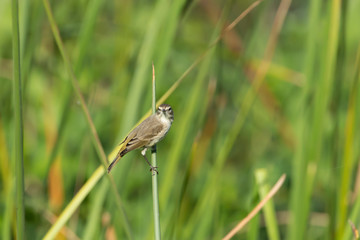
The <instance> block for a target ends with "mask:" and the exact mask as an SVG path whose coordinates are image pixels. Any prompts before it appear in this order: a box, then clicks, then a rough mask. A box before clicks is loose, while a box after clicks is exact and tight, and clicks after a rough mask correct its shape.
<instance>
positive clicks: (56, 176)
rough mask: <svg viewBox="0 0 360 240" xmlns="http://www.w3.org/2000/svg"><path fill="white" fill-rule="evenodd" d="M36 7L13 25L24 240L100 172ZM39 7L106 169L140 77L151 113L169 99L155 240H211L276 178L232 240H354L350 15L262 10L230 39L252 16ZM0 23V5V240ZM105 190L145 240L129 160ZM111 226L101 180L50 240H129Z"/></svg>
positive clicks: (198, 6) (152, 7)
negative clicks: (158, 238)
mask: <svg viewBox="0 0 360 240" xmlns="http://www.w3.org/2000/svg"><path fill="white" fill-rule="evenodd" d="M46 2H47V1H46V0H45V1H40V0H32V1H29V0H24V1H20V9H19V10H20V11H19V19H20V47H21V48H20V49H21V52H20V54H21V74H22V83H23V84H22V90H23V122H24V140H23V142H24V179H25V192H24V194H25V236H26V237H27V238H28V239H41V238H43V237H44V236H45V235H46V233H47V232H48V231H49V229H50V228H51V227H53V226H54V224H55V222H56V220H57V217H58V216H59V215H60V214H61V213H62V211H63V210H64V209H65V208H66V207H68V206H70V205H71V204H70V201H71V200H72V199H73V198H74V196H75V195H76V194H77V193H78V191H79V189H80V188H81V187H82V186H83V185H84V184H85V183H86V182H87V181H89V179H91V176H93V174H94V173H95V171H96V169H97V168H98V167H99V166H101V154H99V151H98V149H99V145H96V143H95V142H94V140H93V134H92V132H91V130H90V128H89V126H88V120H89V119H87V118H86V117H85V115H84V111H83V109H82V107H81V104H80V101H79V98H78V96H77V95H76V93H75V91H74V88H73V85H72V81H71V75H70V74H69V70H68V68H67V66H66V64H65V63H64V59H63V57H62V55H61V52H60V51H59V47H58V43H57V42H56V41H55V39H54V35H53V32H52V26H51V24H50V22H49V19H48V15H47V14H46V12H45V8H44V3H46ZM50 4H51V11H52V13H53V15H54V19H55V23H56V25H57V26H58V29H59V33H60V36H61V38H62V41H63V43H64V49H65V52H66V54H67V55H68V56H69V62H70V66H71V68H72V69H73V72H74V76H75V77H76V81H77V82H78V84H79V87H80V90H81V93H82V95H83V97H84V99H85V103H86V105H87V107H88V109H89V113H90V116H91V119H92V121H93V122H94V125H95V128H96V131H97V134H98V136H99V139H100V142H101V146H102V148H103V149H104V152H105V153H106V154H107V155H108V156H109V159H110V160H111V158H112V156H113V155H114V151H116V148H117V145H118V143H120V142H121V140H122V139H123V138H124V137H125V136H126V134H127V133H128V132H129V131H130V130H131V128H132V127H134V126H135V124H136V123H137V122H138V121H139V120H140V119H141V118H142V117H143V116H144V115H145V114H146V113H147V112H148V111H149V110H150V108H151V79H152V68H151V64H152V62H153V63H154V65H155V71H156V83H157V89H156V90H157V98H158V99H159V98H160V97H161V96H163V94H164V93H165V92H167V91H168V90H169V89H170V88H171V87H172V86H173V84H178V85H176V86H177V88H176V89H175V91H173V92H172V93H171V95H170V96H168V98H167V99H166V101H165V102H166V103H168V104H170V105H171V106H172V107H173V109H174V113H175V121H174V123H173V126H172V128H171V130H170V132H169V134H168V135H167V137H166V138H165V139H164V140H163V141H162V142H161V143H159V144H158V154H157V158H158V166H159V169H158V170H159V175H158V181H159V199H160V220H161V229H162V237H163V239H221V238H222V237H224V236H225V235H226V233H228V232H229V231H230V230H231V229H232V228H233V227H234V226H235V225H236V224H237V223H238V222H239V221H240V220H242V219H243V218H244V217H245V216H246V215H247V214H248V213H249V212H250V211H251V210H252V209H253V208H254V207H255V205H256V204H257V203H258V202H259V201H260V200H261V199H262V198H263V197H264V194H265V193H266V192H267V191H268V190H269V189H270V188H271V186H273V185H274V184H275V182H276V181H277V180H278V179H279V178H280V176H281V175H282V174H286V176H287V178H286V181H285V183H284V185H283V186H282V187H281V189H280V190H279V191H278V192H277V194H276V195H275V196H274V197H273V199H272V200H271V201H270V202H268V205H267V208H266V209H265V210H262V211H260V213H259V214H258V215H257V216H256V217H255V218H253V219H252V220H251V221H250V222H249V224H248V225H247V226H246V227H245V228H244V229H242V230H241V231H240V232H239V233H238V234H237V235H236V237H235V238H234V239H353V238H355V235H354V233H356V229H358V228H359V226H360V216H359V215H360V210H359V208H360V198H359V188H360V167H359V166H360V165H359V122H360V121H359V120H360V119H359V113H360V96H359V80H360V79H359V78H360V76H359V69H360V28H359V22H360V15H359V13H360V2H359V1H351V0H344V1H339V0H332V1H330V0H329V1H320V0H311V1H288V0H283V1H279V0H264V1H262V2H260V3H259V4H258V5H256V6H255V7H254V8H253V9H251V11H250V12H248V14H247V15H246V16H244V17H243V18H242V20H241V21H240V22H239V23H237V24H236V25H235V26H233V27H231V29H229V28H226V27H227V26H229V24H230V23H231V22H233V21H234V20H235V19H236V18H237V17H238V16H239V15H240V14H242V13H243V12H244V11H245V9H247V8H248V7H249V6H250V5H251V4H254V1H248V0H244V1H234V0H226V1H218V0H199V1H191V0H190V1H184V0H173V1H166V0H158V1H143V0H132V1H131V0H129V1H102V0H80V1H51V3H50ZM11 19H12V17H11V1H9V0H3V1H0V36H1V37H0V103H1V104H0V158H1V159H0V163H1V164H0V167H1V171H0V174H1V182H0V187H1V189H0V226H1V237H0V238H1V239H4V240H7V239H14V238H15V235H16V224H15V220H16V215H15V207H16V201H15V198H16V195H15V191H16V190H15V189H16V187H15V186H16V185H15V174H14V172H15V170H14V169H15V163H14V160H13V159H14V153H15V152H16V151H17V150H18V148H17V146H16V145H14V110H13V109H14V108H13V100H12V99H13V97H12V95H13V94H12V88H13V81H12V76H13V62H12V41H13V39H12V27H11V26H12V25H11V23H12V21H11ZM53 26H54V25H53ZM219 37H220V38H219ZM190 66H193V67H192V68H190V69H189V67H190ZM188 70H190V71H188ZM112 176H113V178H114V181H115V184H116V189H117V191H118V193H119V195H120V196H121V203H122V206H123V209H124V211H125V214H126V216H127V221H128V226H129V229H130V232H131V236H132V238H133V239H153V231H154V230H153V212H152V192H151V191H152V190H151V174H150V173H149V167H148V165H147V164H146V162H145V161H144V159H143V158H142V157H141V155H140V152H139V151H134V152H132V153H129V154H128V155H126V157H124V158H123V159H122V160H121V161H120V162H119V164H117V165H116V166H115V168H114V169H113V171H112ZM123 219H124V218H123V215H122V213H121V211H120V209H119V207H118V205H117V204H116V200H115V195H114V192H113V191H111V184H110V181H109V178H108V177H106V176H105V175H104V177H100V178H99V180H98V181H96V184H94V186H92V187H91V188H90V191H89V194H88V195H87V196H86V197H85V199H84V200H83V201H82V202H81V204H80V206H79V207H78V208H77V209H76V211H74V212H73V214H72V215H71V217H70V219H69V221H67V222H66V224H65V227H64V228H62V229H61V231H60V232H59V233H58V234H57V236H56V239H129V238H130V235H129V233H128V232H127V230H126V227H124V226H125V223H124V220H123Z"/></svg>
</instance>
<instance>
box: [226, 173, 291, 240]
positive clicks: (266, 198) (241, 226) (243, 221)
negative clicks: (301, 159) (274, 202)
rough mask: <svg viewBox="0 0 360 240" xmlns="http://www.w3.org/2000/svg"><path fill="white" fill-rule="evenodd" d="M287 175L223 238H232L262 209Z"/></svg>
mask: <svg viewBox="0 0 360 240" xmlns="http://www.w3.org/2000/svg"><path fill="white" fill-rule="evenodd" d="M285 178H286V175H285V174H283V175H282V176H281V177H280V178H279V180H278V181H277V182H276V184H275V185H274V187H273V188H272V189H271V190H270V192H269V193H268V194H267V195H266V197H265V198H264V199H263V200H261V202H260V203H259V204H258V205H256V207H255V208H254V209H253V210H252V211H251V212H250V213H249V214H248V215H247V216H246V217H245V218H244V219H243V220H241V221H240V222H239V223H238V224H237V225H236V227H234V228H233V229H232V230H231V231H230V232H229V233H228V234H227V235H226V236H225V237H224V238H223V239H222V240H229V239H231V238H232V237H233V236H234V235H235V234H236V233H237V232H239V231H240V230H241V229H242V228H243V227H244V226H245V225H246V224H247V223H248V222H249V221H250V220H251V219H252V218H253V217H254V216H255V215H256V214H257V213H258V212H259V211H260V210H261V208H263V207H264V205H265V204H266V203H267V202H268V201H269V200H270V199H271V198H272V197H273V196H274V195H275V193H277V191H279V189H280V187H281V186H282V185H283V183H284V181H285Z"/></svg>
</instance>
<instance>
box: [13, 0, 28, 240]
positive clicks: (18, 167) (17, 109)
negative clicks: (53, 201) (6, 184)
mask: <svg viewBox="0 0 360 240" xmlns="http://www.w3.org/2000/svg"><path fill="white" fill-rule="evenodd" d="M18 13H19V6H18V1H17V0H13V1H12V34H13V39H12V42H13V65H14V68H13V69H14V80H13V94H14V118H15V129H14V134H15V174H16V238H17V239H20V240H21V239H24V234H25V231H24V229H25V214H24V159H23V116H22V89H21V74H20V73H21V70H20V69H21V68H20V37H19V15H18Z"/></svg>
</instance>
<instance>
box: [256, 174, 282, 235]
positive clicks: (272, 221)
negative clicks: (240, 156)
mask: <svg viewBox="0 0 360 240" xmlns="http://www.w3.org/2000/svg"><path fill="white" fill-rule="evenodd" d="M255 180H256V183H257V185H258V186H259V195H260V199H264V198H265V196H266V194H268V192H269V190H270V187H269V185H268V184H267V183H266V182H267V171H266V169H257V170H256V171H255ZM264 216H265V222H266V231H267V233H268V239H270V240H278V239H280V235H279V229H278V223H277V220H276V213H275V207H274V203H273V201H272V199H270V200H269V201H268V202H267V203H266V204H265V206H264Z"/></svg>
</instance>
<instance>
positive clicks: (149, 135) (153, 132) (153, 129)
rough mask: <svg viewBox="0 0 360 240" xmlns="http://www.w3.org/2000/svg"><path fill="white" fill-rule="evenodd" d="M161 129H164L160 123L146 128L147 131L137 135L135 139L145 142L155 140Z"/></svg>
mask: <svg viewBox="0 0 360 240" xmlns="http://www.w3.org/2000/svg"><path fill="white" fill-rule="evenodd" d="M163 129H164V125H163V124H161V123H157V124H153V125H151V126H147V129H146V130H144V131H142V132H143V133H146V134H142V135H138V136H137V138H139V139H140V140H142V141H145V142H148V141H151V140H153V139H154V138H156V137H157V136H158V134H159V133H160V132H161V131H162V130H163Z"/></svg>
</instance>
